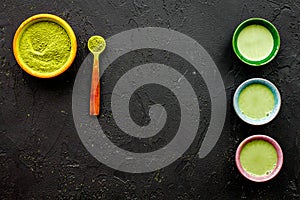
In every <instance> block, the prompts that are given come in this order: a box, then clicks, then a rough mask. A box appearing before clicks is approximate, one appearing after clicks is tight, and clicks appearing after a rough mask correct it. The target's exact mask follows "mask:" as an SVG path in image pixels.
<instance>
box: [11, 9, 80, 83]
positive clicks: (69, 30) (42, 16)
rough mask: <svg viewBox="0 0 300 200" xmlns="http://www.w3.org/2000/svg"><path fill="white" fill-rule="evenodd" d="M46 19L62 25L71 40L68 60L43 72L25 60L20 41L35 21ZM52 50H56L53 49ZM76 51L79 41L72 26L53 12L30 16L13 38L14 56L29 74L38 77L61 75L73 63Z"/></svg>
mask: <svg viewBox="0 0 300 200" xmlns="http://www.w3.org/2000/svg"><path fill="white" fill-rule="evenodd" d="M45 21H46V22H54V23H56V24H57V25H59V26H60V27H62V28H63V29H64V30H65V32H66V33H67V35H68V37H69V40H70V51H68V54H69V55H65V56H66V57H67V59H66V62H64V63H62V64H61V66H60V67H59V68H58V69H55V70H54V71H50V72H47V71H43V72H41V71H38V70H35V69H38V68H39V66H34V68H32V67H30V66H29V65H28V61H27V62H25V61H24V60H23V58H22V56H21V53H20V41H21V39H22V37H23V33H24V32H25V31H26V29H27V28H28V27H30V26H31V25H33V24H35V23H39V22H45ZM28 48H30V47H28ZM49 48H50V47H49ZM52 51H55V50H53V49H52ZM76 51H77V42H76V36H75V33H74V31H73V30H72V28H71V27H70V25H69V24H68V23H67V22H66V21H64V20H63V19H61V18H60V17H58V16H56V15H52V14H38V15H34V16H32V17H30V18H28V19H27V20H25V21H24V22H23V23H22V24H21V25H20V26H19V28H18V29H17V31H16V33H15V36H14V40H13V52H14V56H15V58H16V60H17V62H18V64H19V65H20V67H21V68H22V69H23V70H24V71H26V72H27V73H28V74H30V75H32V76H35V77H38V78H52V77H55V76H58V75H60V74H61V73H63V72H64V71H66V70H67V69H68V68H69V67H70V66H71V64H72V63H73V61H74V59H75V56H76Z"/></svg>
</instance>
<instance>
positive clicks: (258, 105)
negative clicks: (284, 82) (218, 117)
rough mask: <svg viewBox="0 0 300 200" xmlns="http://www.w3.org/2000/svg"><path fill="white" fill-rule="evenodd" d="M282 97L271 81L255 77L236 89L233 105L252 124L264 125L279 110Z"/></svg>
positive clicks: (238, 113) (243, 118) (239, 114)
mask: <svg viewBox="0 0 300 200" xmlns="http://www.w3.org/2000/svg"><path fill="white" fill-rule="evenodd" d="M280 105H281V97H280V93H279V91H278V89H277V88H276V87H275V85H274V84H272V83H271V82H270V81H268V80H266V79H262V78H253V79H249V80H247V81H245V82H244V83H242V84H241V85H240V86H239V87H238V89H237V90H236V91H235V94H234V98H233V106H234V110H235V112H236V113H237V115H238V116H239V117H240V118H241V119H242V120H243V121H245V122H247V123H249V124H252V125H263V124H266V123H268V122H270V121H271V120H273V119H274V118H275V117H276V115H277V114H278V112H279V109H280Z"/></svg>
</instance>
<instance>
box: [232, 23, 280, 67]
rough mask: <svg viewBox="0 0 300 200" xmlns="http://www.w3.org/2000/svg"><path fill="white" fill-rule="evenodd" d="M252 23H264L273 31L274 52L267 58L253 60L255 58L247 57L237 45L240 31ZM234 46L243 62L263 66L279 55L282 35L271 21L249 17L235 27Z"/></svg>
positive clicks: (263, 24) (235, 51)
mask: <svg viewBox="0 0 300 200" xmlns="http://www.w3.org/2000/svg"><path fill="white" fill-rule="evenodd" d="M252 24H259V25H262V26H264V27H265V28H267V29H268V30H269V31H270V32H271V34H272V37H273V41H274V46H273V49H272V52H271V53H270V54H269V55H268V56H267V57H266V58H264V59H262V60H259V61H253V60H249V59H247V58H245V57H244V56H243V55H242V54H241V53H240V51H239V49H238V47H237V38H238V36H239V34H240V32H241V31H242V30H243V29H244V28H245V27H246V26H249V25H252ZM232 47H233V50H234V53H235V54H236V56H237V57H238V58H239V59H240V60H241V61H242V62H244V63H246V64H248V65H251V66H262V65H265V64H267V63H269V62H271V61H272V60H273V59H274V58H275V56H276V55H277V53H278V51H279V48H280V35H279V32H278V30H277V29H276V27H275V26H274V25H273V24H272V23H271V22H270V21H268V20H266V19H263V18H249V19H247V20H245V21H243V22H242V23H240V24H239V25H238V26H237V28H236V29H235V31H234V33H233V37H232Z"/></svg>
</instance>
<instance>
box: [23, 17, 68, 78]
mask: <svg viewBox="0 0 300 200" xmlns="http://www.w3.org/2000/svg"><path fill="white" fill-rule="evenodd" d="M70 52H71V41H70V38H69V36H68V34H67V32H66V31H65V29H64V28H62V27H61V26H60V25H58V24H57V23H54V22H49V21H41V22H37V23H34V24H32V25H30V26H29V27H28V28H27V29H26V30H24V32H23V34H22V35H21V38H20V41H19V53H20V57H21V60H22V61H23V62H24V63H26V65H27V66H28V67H30V68H31V69H32V70H34V71H37V72H40V73H49V72H54V71H56V70H58V69H59V68H61V67H62V66H64V65H65V63H66V62H67V60H68V58H69V56H70Z"/></svg>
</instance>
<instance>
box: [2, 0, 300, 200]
mask: <svg viewBox="0 0 300 200" xmlns="http://www.w3.org/2000/svg"><path fill="white" fill-rule="evenodd" d="M0 11H1V12H0V65H1V66H0V165H1V167H0V178H1V182H0V199H300V191H299V190H300V180H299V176H300V144H299V143H300V123H299V120H300V114H299V113H300V107H299V105H300V98H299V95H298V94H299V93H300V78H299V77H300V76H299V74H300V41H299V40H300V1H299V0H285V1H279V0H260V1H257V0H254V1H241V0H230V1H229V0H226V1H225V0H224V1H221V0H211V1H209V0H198V1H192V0H174V1H171V0H170V1H168V0H162V1H161V0H155V1H143V0H132V1H125V0H101V1H88V0H81V1H79V0H78V1H75V0H74V1H72V0H64V1H45V0H40V1H33V0H24V1H17V0H10V1H9V0H3V1H2V2H1V5H0ZM38 13H53V14H56V15H58V16H60V17H62V18H63V19H65V20H66V21H68V23H69V24H70V25H71V26H72V28H73V29H74V31H75V34H76V36H77V40H78V53H77V57H76V59H75V61H74V63H73V65H72V66H71V67H70V69H69V70H68V71H66V72H65V73H64V74H62V75H61V76H59V77H57V78H53V79H49V80H41V79H37V78H34V77H31V76H30V75H28V74H26V73H25V72H24V71H22V70H21V68H20V67H19V66H18V65H17V63H16V61H15V59H14V57H13V53H12V39H13V35H14V33H15V31H16V29H17V27H18V26H19V25H20V23H22V21H24V20H25V19H26V18H28V17H30V16H32V15H34V14H38ZM250 17H262V18H265V19H267V20H269V21H271V22H272V23H273V24H274V25H275V26H276V27H277V28H278V30H279V33H280V36H281V47H280V51H279V54H278V55H277V56H276V58H275V59H274V60H273V61H272V62H270V63H269V64H267V65H266V66H264V67H261V68H253V67H248V66H246V65H245V64H243V63H242V62H240V61H239V60H238V58H237V57H236V56H235V55H234V53H233V50H232V48H231V37H232V34H233V31H234V29H235V27H236V26H237V25H238V24H239V23H240V22H242V21H243V20H245V19H247V18H250ZM148 26H158V27H165V28H171V29H174V30H177V31H179V32H182V33H184V34H186V35H188V36H190V37H192V38H194V39H195V40H197V41H198V42H199V43H200V44H201V45H202V46H203V47H204V48H205V49H206V50H207V51H208V53H209V54H210V55H211V57H212V58H213V60H214V61H215V63H216V65H217V66H218V68H219V71H220V73H221V75H222V77H223V81H224V84H225V88H226V93H227V117H226V122H225V127H224V129H223V132H222V135H221V138H220V139H219V141H218V143H217V145H216V146H215V148H214V149H213V151H212V152H211V153H210V154H209V155H208V156H207V157H206V158H204V159H201V160H200V159H199V158H198V156H197V148H194V149H191V150H190V151H189V153H188V154H185V155H184V156H183V157H182V158H180V159H179V160H177V161H176V162H174V163H173V164H171V165H170V166H168V167H166V168H163V169H161V170H159V171H156V172H153V173H146V174H129V173H123V172H120V171H116V170H113V169H110V168H108V167H106V166H105V165H103V164H101V163H99V162H98V161H97V160H96V159H94V158H93V157H92V156H91V155H90V154H89V153H88V152H87V150H86V149H85V148H84V146H83V144H82V143H81V141H80V139H79V137H78V135H77V133H76V129H75V127H74V123H73V119H72V105H71V98H72V89H73V83H74V79H75V76H76V73H77V71H78V68H79V67H80V65H81V63H82V61H83V60H84V58H85V57H86V56H87V55H88V53H89V52H88V49H87V46H86V43H87V40H88V38H89V37H90V36H91V35H94V34H99V35H102V36H104V37H105V38H108V37H110V36H112V35H114V34H116V33H119V32H121V31H124V30H128V29H132V28H136V27H148ZM141 59H142V58H141ZM144 59H147V58H144ZM253 77H262V78H266V79H268V80H270V81H272V82H273V83H275V85H276V86H277V87H278V89H279V90H280V92H281V95H282V107H281V110H280V113H279V115H278V116H277V117H276V118H275V120H274V121H272V122H271V123H269V124H268V125H265V126H260V127H254V126H250V125H247V124H245V123H243V122H242V121H241V120H240V119H239V118H238V117H237V116H236V114H235V113H234V110H233V108H232V103H231V102H232V96H233V93H234V91H235V89H236V88H237V86H238V85H239V84H240V83H242V82H243V81H245V80H246V79H248V78H253ZM113 131H114V130H113V129H112V130H111V132H113ZM253 134H266V135H269V136H271V137H273V138H274V139H275V140H277V141H278V143H279V144H280V145H281V147H282V149H283V153H284V165H283V168H282V170H281V172H280V173H279V175H278V176H277V177H276V178H274V179H273V180H271V181H269V182H266V183H261V184H257V183H253V182H250V181H248V180H246V179H245V178H243V177H242V176H241V175H240V174H239V172H238V170H237V169H236V167H235V163H234V154H235V150H236V148H237V146H238V144H239V143H240V142H241V141H242V140H243V139H244V138H246V137H248V136H250V135H253ZM195 146H196V147H197V144H196V145H195ZM198 148H199V146H198Z"/></svg>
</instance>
